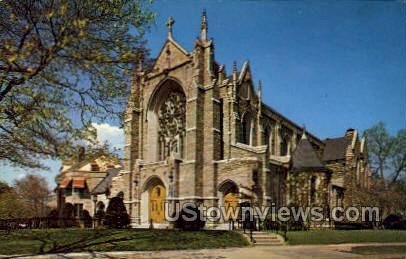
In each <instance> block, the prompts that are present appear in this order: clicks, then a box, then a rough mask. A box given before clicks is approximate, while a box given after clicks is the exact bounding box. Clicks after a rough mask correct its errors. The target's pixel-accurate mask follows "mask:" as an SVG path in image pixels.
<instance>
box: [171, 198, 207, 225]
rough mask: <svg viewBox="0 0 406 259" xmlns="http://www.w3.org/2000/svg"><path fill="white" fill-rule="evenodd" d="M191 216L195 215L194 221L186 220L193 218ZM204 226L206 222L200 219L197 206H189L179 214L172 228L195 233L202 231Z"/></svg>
mask: <svg viewBox="0 0 406 259" xmlns="http://www.w3.org/2000/svg"><path fill="white" fill-rule="evenodd" d="M193 214H195V215H197V217H195V220H188V219H191V218H192V217H193ZM185 218H186V220H185ZM205 224H206V222H205V221H203V220H202V219H201V216H200V211H199V208H198V206H197V205H196V204H190V205H186V207H185V208H184V209H182V211H181V212H180V213H179V217H178V219H177V220H176V221H175V223H174V227H175V228H178V229H182V230H190V231H195V230H200V229H202V228H203V227H204V225H205Z"/></svg>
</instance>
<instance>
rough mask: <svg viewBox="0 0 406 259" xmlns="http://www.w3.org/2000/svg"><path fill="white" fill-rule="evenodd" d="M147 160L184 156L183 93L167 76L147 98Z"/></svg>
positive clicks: (184, 105) (184, 98) (184, 109)
mask: <svg viewBox="0 0 406 259" xmlns="http://www.w3.org/2000/svg"><path fill="white" fill-rule="evenodd" d="M146 116H147V120H146V121H147V136H146V139H145V141H146V144H145V147H146V155H145V157H146V159H147V161H151V162H153V161H162V160H165V159H166V158H167V157H168V156H170V155H171V153H176V154H177V156H180V157H181V158H183V157H184V153H185V152H184V146H185V132H186V95H185V92H184V91H183V88H182V86H181V85H180V84H179V83H177V81H175V80H172V79H167V80H165V81H164V82H162V83H161V84H159V85H158V86H157V87H156V89H155V91H154V92H153V94H152V95H151V97H150V101H149V104H148V111H147V115H146Z"/></svg>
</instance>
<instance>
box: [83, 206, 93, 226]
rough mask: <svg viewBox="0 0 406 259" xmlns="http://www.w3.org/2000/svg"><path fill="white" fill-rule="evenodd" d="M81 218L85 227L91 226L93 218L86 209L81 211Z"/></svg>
mask: <svg viewBox="0 0 406 259" xmlns="http://www.w3.org/2000/svg"><path fill="white" fill-rule="evenodd" d="M82 220H83V225H84V226H85V228H91V227H92V226H93V219H92V217H91V216H90V213H89V211H87V210H84V211H83V216H82Z"/></svg>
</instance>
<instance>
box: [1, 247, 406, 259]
mask: <svg viewBox="0 0 406 259" xmlns="http://www.w3.org/2000/svg"><path fill="white" fill-rule="evenodd" d="M394 245H396V246H398V245H402V246H406V243H382V244H380V243H379V244H378V243H362V244H340V245H298V246H274V247H247V248H227V249H203V250H179V251H160V252H106V253H101V252H94V253H68V254H51V255H41V256H34V257H33V258H36V259H53V258H137V259H138V258H140V259H142V258H176V259H184V258H205V259H211V258H236V259H244V258H249V259H256V258H267V259H268V258H365V257H366V256H362V255H358V254H353V253H350V251H351V248H352V247H356V246H379V247H382V246H394ZM1 257H2V256H0V258H1ZM12 258H27V257H26V256H25V257H12ZM368 258H406V253H404V254H389V255H379V256H371V255H368Z"/></svg>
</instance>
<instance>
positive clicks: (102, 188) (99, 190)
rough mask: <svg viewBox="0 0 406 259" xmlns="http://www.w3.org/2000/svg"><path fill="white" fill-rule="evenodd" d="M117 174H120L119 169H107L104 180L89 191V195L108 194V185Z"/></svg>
mask: <svg viewBox="0 0 406 259" xmlns="http://www.w3.org/2000/svg"><path fill="white" fill-rule="evenodd" d="M119 172H120V169H118V168H110V169H107V176H106V177H104V179H103V180H101V181H100V182H99V184H98V185H96V187H94V189H93V190H92V191H91V193H92V194H103V193H106V192H108V190H109V188H110V185H111V181H112V180H113V177H115V176H117V175H118V173H119Z"/></svg>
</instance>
